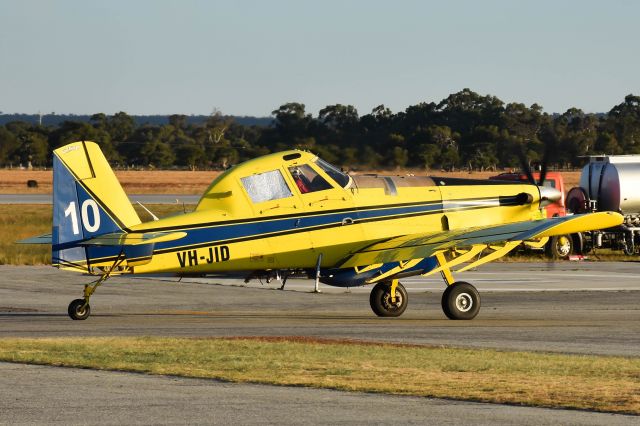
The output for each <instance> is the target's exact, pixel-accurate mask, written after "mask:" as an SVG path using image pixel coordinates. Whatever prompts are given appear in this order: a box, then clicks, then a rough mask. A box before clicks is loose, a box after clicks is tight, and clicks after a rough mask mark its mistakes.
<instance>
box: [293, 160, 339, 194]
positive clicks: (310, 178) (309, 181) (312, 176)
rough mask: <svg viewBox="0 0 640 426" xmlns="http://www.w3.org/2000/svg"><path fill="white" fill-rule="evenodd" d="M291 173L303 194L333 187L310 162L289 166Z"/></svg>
mask: <svg viewBox="0 0 640 426" xmlns="http://www.w3.org/2000/svg"><path fill="white" fill-rule="evenodd" d="M289 173H291V177H292V178H293V180H294V182H295V183H296V186H297V187H298V189H299V190H300V192H301V193H302V194H306V193H309V192H316V191H323V190H325V189H330V188H331V184H330V183H329V182H327V181H326V180H325V178H323V177H322V176H320V175H319V174H318V173H317V172H316V171H315V170H313V169H312V168H311V166H309V165H308V164H303V165H301V166H293V167H289Z"/></svg>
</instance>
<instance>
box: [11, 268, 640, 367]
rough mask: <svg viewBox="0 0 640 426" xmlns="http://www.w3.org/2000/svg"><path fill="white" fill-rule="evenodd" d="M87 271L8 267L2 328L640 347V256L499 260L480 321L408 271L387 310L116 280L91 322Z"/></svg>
mask: <svg viewBox="0 0 640 426" xmlns="http://www.w3.org/2000/svg"><path fill="white" fill-rule="evenodd" d="M90 279H91V277H86V276H82V275H78V274H74V273H70V272H65V271H58V270H56V269H54V268H50V267H12V266H0V336H64V335H83V336H84V335H159V336H164V335H171V336H233V335H247V336H265V335H275V336H286V335H303V336H312V337H326V338H348V339H361V340H374V341H393V342H404V343H418V344H436V345H455V346H465V347H491V348H501V349H517V350H539V351H556V352H571V353H592V354H607V355H627V356H637V355H638V354H640V263H635V262H633V263H632V262H627V263H622V262H611V263H607V262H603V263H561V264H538V263H494V264H491V265H487V266H486V267H484V268H481V269H480V270H479V271H477V272H469V273H465V274H462V275H461V276H460V279H464V280H466V281H469V282H471V283H474V284H476V285H477V287H478V289H479V290H480V294H481V297H482V309H481V311H480V314H479V315H478V317H476V319H474V320H472V321H451V320H447V319H446V318H445V316H444V314H443V313H442V310H441V307H440V297H441V293H442V289H443V287H444V284H443V283H442V282H441V280H440V278H433V279H423V278H414V279H408V280H405V285H406V286H407V288H408V291H409V306H408V308H407V311H406V312H405V314H404V315H403V316H402V317H400V318H378V317H376V316H375V315H374V314H373V313H372V312H371V310H370V308H369V298H368V292H369V289H368V288H355V289H351V290H350V292H347V291H348V290H345V289H340V288H332V287H328V286H321V289H322V291H323V293H321V294H313V293H310V291H311V290H312V288H313V283H312V281H310V280H291V281H289V282H288V283H287V286H286V288H285V291H280V290H277V289H276V288H277V287H278V285H279V283H276V282H272V283H270V284H266V283H264V284H263V285H261V284H260V283H258V282H255V281H254V282H251V283H249V284H248V285H245V284H244V283H243V281H242V280H231V279H208V280H204V279H185V280H183V282H181V283H178V282H177V281H176V280H175V279H174V278H164V279H160V278H131V277H127V278H122V277H118V278H113V279H111V280H109V281H107V283H106V284H105V285H104V286H102V287H101V288H100V289H98V291H97V292H96V294H95V295H94V296H93V298H92V300H91V307H92V316H91V317H90V318H89V319H88V320H86V321H72V320H70V319H69V318H68V317H67V314H66V309H67V305H68V304H69V302H70V301H71V300H72V299H75V298H78V297H80V295H81V293H82V286H81V284H84V283H87V282H89V281H90Z"/></svg>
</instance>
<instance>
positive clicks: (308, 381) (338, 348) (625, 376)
mask: <svg viewBox="0 0 640 426" xmlns="http://www.w3.org/2000/svg"><path fill="white" fill-rule="evenodd" d="M0 360H3V361H11V362H25V363H35V364H49V365H56V366H68V367H88V368H96V369H104V370H123V371H137V372H144V373H149V374H163V375H177V376H185V377H201V378H212V379H221V380H229V381H234V382H255V383H270V384H278V385H301V386H309V387H318V388H331V389H342V390H349V391H361V392H382V393H390V394H401V395H416V396H426V397H439V398H453V399H462V400H473V401H484V402H492V403H508V404H518V405H530V406H544V407H564V408H577V409H586V410H597V411H608V412H619V413H632V414H640V358H637V357H634V358H624V357H603V356H586V355H583V356H579V355H563V354H545V353H530V352H508V351H496V350H485V349H482V350H470V349H456V348H444V347H419V346H406V345H391V344H379V345H378V344H365V343H354V342H350V343H349V342H336V341H327V342H323V341H317V340H307V339H296V338H292V339H287V338H279V339H268V338H267V339H260V338H258V339H246V338H232V339H228V338H222V339H187V338H151V337H105V338H55V339H3V340H0Z"/></svg>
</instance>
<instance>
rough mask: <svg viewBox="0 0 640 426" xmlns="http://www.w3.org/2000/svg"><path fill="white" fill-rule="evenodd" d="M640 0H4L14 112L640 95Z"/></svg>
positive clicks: (6, 94)
mask: <svg viewBox="0 0 640 426" xmlns="http://www.w3.org/2000/svg"><path fill="white" fill-rule="evenodd" d="M639 22H640V2H637V1H601V0H600V1H591V0H582V1H577V0H576V1H561V0H555V1H547V0H535V1H529V2H525V1H516V0H510V1H509V0H504V1H488V0H485V1H402V0H393V1H391V0H389V1H375V0H368V1H364V0H363V1H355V0H352V1H349V0H341V1H334V0H322V1H304V0H297V1H296V0H290V1H284V0H282V1H280V0H271V1H266V0H264V1H257V0H256V1H232V0H226V1H214V0H210V1H207V0H201V1H197V0H182V1H166V0H156V1H153V0H124V1H123V0H100V1H97V0H95V1H92V0H50V1H46V0H40V1H37V0H0V111H2V112H4V113H37V112H38V111H40V112H42V113H51V112H56V113H58V114H61V113H74V114H92V113H97V112H104V113H107V114H112V113H114V112H117V111H126V112H127V113H129V114H173V113H181V114H210V113H211V112H212V111H213V110H214V109H218V110H220V111H221V112H222V113H224V114H232V115H254V116H268V115H270V113H271V111H273V110H274V109H277V108H278V107H279V106H280V105H282V104H283V103H286V102H301V103H304V104H305V105H306V106H307V111H308V112H312V113H313V114H317V112H318V110H319V109H321V108H323V107H324V106H326V105H331V104H336V103H342V104H351V105H354V106H355V107H356V108H357V109H358V112H359V113H360V115H364V114H367V113H369V112H370V111H371V109H372V108H374V107H375V106H377V105H379V104H384V105H386V106H387V107H389V108H391V110H392V111H393V112H398V111H403V110H404V109H406V108H407V107H408V106H410V105H415V104H417V103H419V102H432V101H433V102H438V101H440V100H441V99H443V98H445V97H446V96H448V95H449V94H451V93H455V92H457V91H459V90H461V89H463V88H465V87H468V88H470V89H471V90H474V91H476V92H478V93H480V94H483V95H485V94H491V95H495V96H497V97H499V98H500V99H502V100H503V101H505V102H523V103H525V104H527V105H530V104H532V103H538V104H540V105H542V106H543V108H544V110H545V111H547V112H564V111H565V110H566V109H567V108H570V107H573V106H575V107H577V108H581V109H583V110H585V111H586V112H606V111H609V110H610V109H611V107H613V106H614V105H616V104H618V103H620V102H622V101H623V99H624V96H625V95H627V94H629V93H634V94H636V95H640V29H639Z"/></svg>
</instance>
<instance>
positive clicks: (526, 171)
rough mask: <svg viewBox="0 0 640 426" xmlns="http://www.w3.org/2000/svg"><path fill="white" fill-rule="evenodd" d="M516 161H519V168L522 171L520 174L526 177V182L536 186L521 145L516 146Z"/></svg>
mask: <svg viewBox="0 0 640 426" xmlns="http://www.w3.org/2000/svg"><path fill="white" fill-rule="evenodd" d="M518 159H519V160H520V168H521V169H522V173H524V174H525V175H526V176H527V181H529V183H530V184H532V185H537V183H536V180H535V178H534V177H533V173H532V172H531V166H529V162H528V161H527V157H526V156H525V155H524V148H523V147H522V145H518Z"/></svg>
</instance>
